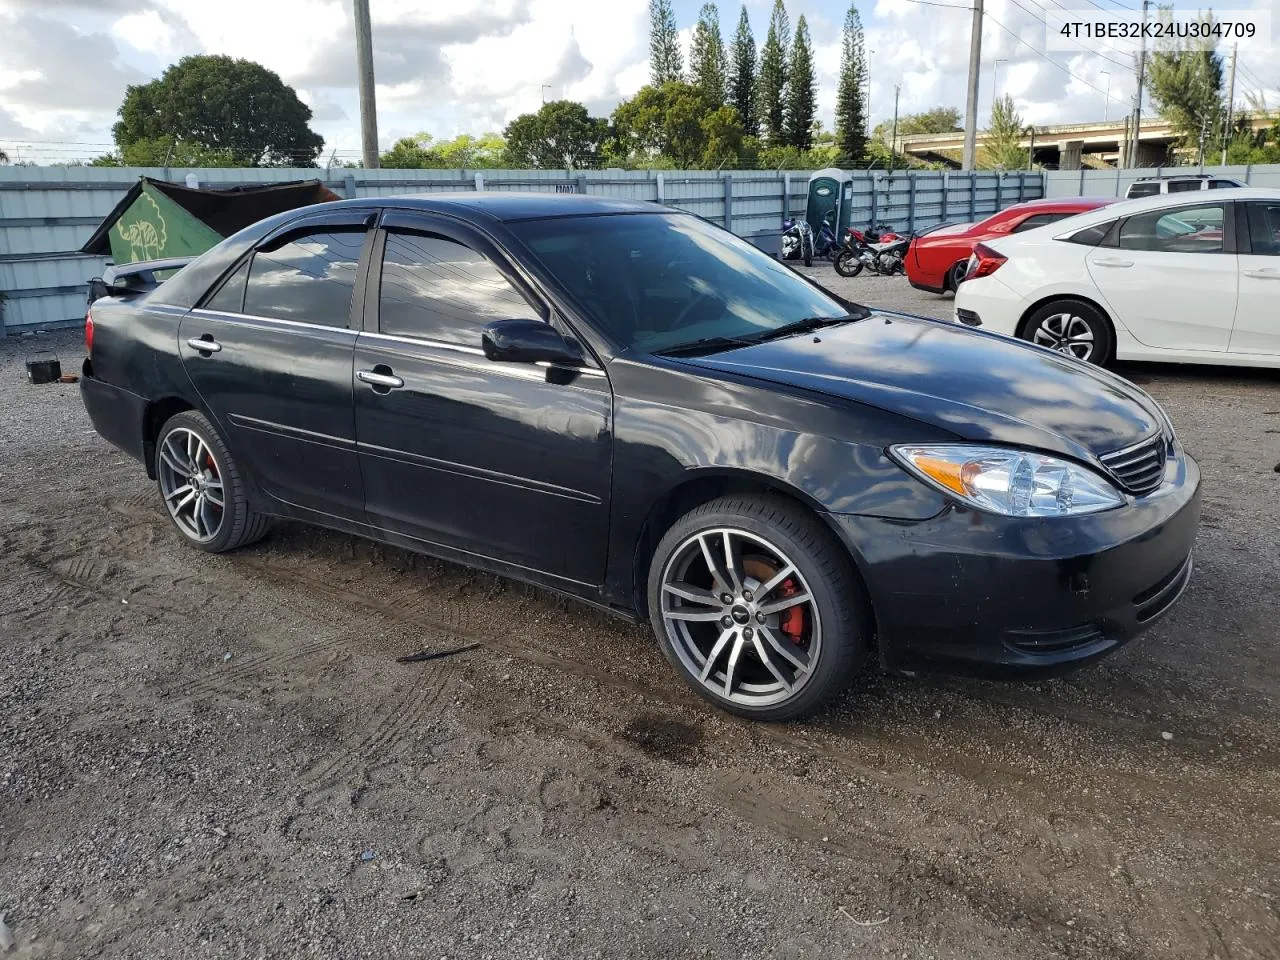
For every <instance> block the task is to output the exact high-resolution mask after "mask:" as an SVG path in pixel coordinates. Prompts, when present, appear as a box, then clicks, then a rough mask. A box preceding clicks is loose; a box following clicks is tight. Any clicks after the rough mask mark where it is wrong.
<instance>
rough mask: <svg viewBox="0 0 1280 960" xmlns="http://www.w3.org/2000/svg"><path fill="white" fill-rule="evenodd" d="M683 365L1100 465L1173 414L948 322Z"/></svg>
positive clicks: (1056, 359) (909, 323)
mask: <svg viewBox="0 0 1280 960" xmlns="http://www.w3.org/2000/svg"><path fill="white" fill-rule="evenodd" d="M682 362H684V363H688V364H692V365H694V366H698V367H702V368H706V369H713V370H720V371H724V372H727V373H734V374H738V375H743V376H749V377H754V378H756V379H758V380H766V381H770V382H773V383H778V384H786V385H788V386H793V387H798V388H802V389H805V390H813V391H818V392H822V393H826V394H829V395H833V396H836V397H840V398H843V399H846V400H852V401H855V402H857V403H862V404H867V405H870V406H874V407H877V408H879V409H882V410H886V411H890V412H893V413H897V414H900V415H903V416H908V417H911V418H913V419H915V420H918V421H921V422H924V423H929V424H932V425H935V426H937V427H939V428H941V429H943V430H946V431H947V432H949V433H951V434H954V435H955V436H956V437H958V438H961V439H964V440H969V441H985V442H992V443H997V444H1010V445H1017V446H1022V447H1031V448H1036V449H1040V450H1045V451H1049V452H1053V453H1058V454H1062V455H1065V456H1069V457H1073V458H1076V459H1092V458H1096V457H1097V456H1099V455H1101V454H1103V453H1109V452H1111V451H1114V450H1119V449H1122V448H1124V447H1127V446H1130V445H1132V444H1134V443H1138V442H1139V441H1141V440H1145V439H1147V438H1148V437H1150V436H1152V435H1153V434H1155V433H1156V432H1157V431H1158V430H1159V429H1160V428H1161V427H1162V425H1163V422H1164V421H1163V415H1162V414H1161V412H1160V409H1159V407H1158V406H1157V405H1156V403H1155V401H1153V400H1152V399H1151V398H1150V397H1148V396H1147V395H1146V394H1145V393H1143V392H1142V391H1141V390H1139V389H1138V388H1137V387H1135V386H1133V385H1132V384H1130V383H1128V382H1127V381H1125V380H1122V379H1120V378H1119V377H1116V376H1114V375H1112V374H1109V373H1107V372H1106V371H1104V370H1101V369H1099V368H1097V367H1092V366H1087V365H1085V364H1084V363H1081V362H1079V361H1076V360H1073V359H1071V358H1069V357H1065V356H1062V355H1060V354H1056V353H1053V352H1051V351H1048V350H1043V349H1041V348H1039V347H1032V346H1030V345H1029V344H1025V343H1022V342H1020V341H1017V340H1011V339H1008V338H1005V337H1001V336H997V335H995V334H990V333H982V332H979V331H975V330H970V329H968V328H966V327H961V326H957V325H954V324H950V323H946V322H943V321H937V320H927V319H924V318H922V317H911V316H905V315H902V314H896V313H887V312H883V311H877V312H874V313H872V314H871V316H870V317H868V318H867V319H865V320H859V321H855V322H851V323H845V324H841V325H839V326H835V327H828V328H825V329H820V330H818V331H816V332H814V333H809V334H802V335H798V336H793V337H787V338H784V339H781V340H773V341H767V342H765V343H760V344H755V345H752V346H748V347H741V348H738V349H733V350H727V351H724V352H721V353H716V354H711V355H705V356H700V357H692V358H685V359H684V360H682Z"/></svg>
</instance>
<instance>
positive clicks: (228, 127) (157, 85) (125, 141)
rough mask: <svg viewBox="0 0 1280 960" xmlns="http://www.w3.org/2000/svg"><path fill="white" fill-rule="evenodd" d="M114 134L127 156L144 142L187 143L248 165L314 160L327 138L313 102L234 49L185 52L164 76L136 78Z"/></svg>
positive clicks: (303, 163)
mask: <svg viewBox="0 0 1280 960" xmlns="http://www.w3.org/2000/svg"><path fill="white" fill-rule="evenodd" d="M119 116H120V119H119V121H118V122H117V123H116V124H115V126H114V127H112V130H111V132H112V135H113V136H114V138H115V141H116V145H117V146H118V147H119V148H120V150H121V152H122V155H123V154H124V152H125V151H127V150H128V148H129V147H130V146H131V145H134V144H137V143H139V142H141V141H156V142H162V143H169V144H174V143H186V144H191V145H192V146H193V147H197V148H200V149H203V150H207V151H211V152H213V153H215V154H219V155H222V154H225V155H229V156H231V157H234V159H235V161H236V162H237V163H241V164H245V165H248V166H254V167H256V166H314V165H315V162H316V157H317V156H319V154H320V150H321V148H322V147H323V146H324V138H323V137H321V136H320V135H319V134H318V133H316V132H314V131H313V130H312V129H311V128H310V127H309V126H308V124H309V123H310V121H311V108H310V107H308V106H307V105H306V104H305V103H303V102H302V101H301V100H299V99H298V95H297V93H295V92H294V90H293V88H292V87H290V86H287V85H286V84H285V83H284V82H283V81H281V79H280V77H279V76H277V75H276V74H275V73H272V72H271V71H270V70H268V69H267V68H266V67H263V66H261V65H259V64H256V63H253V62H251V61H249V60H233V59H232V58H231V57H227V56H212V55H199V56H191V57H184V58H183V59H182V60H180V61H178V63H176V64H174V65H173V66H171V67H169V69H167V70H166V71H165V72H164V74H163V76H161V77H160V78H159V79H158V80H152V81H151V82H150V83H144V84H141V85H130V86H129V87H128V88H127V89H126V90H125V96H124V103H122V104H121V105H120V111H119Z"/></svg>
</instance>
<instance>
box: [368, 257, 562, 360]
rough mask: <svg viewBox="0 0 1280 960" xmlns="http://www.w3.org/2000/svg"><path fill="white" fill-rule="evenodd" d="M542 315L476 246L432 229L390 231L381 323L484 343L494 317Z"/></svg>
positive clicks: (392, 329)
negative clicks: (486, 328)
mask: <svg viewBox="0 0 1280 960" xmlns="http://www.w3.org/2000/svg"><path fill="white" fill-rule="evenodd" d="M541 319H543V318H542V316H541V315H540V314H539V312H538V311H537V310H535V309H534V308H533V307H532V306H530V304H529V301H527V300H526V299H525V298H524V297H523V296H522V295H521V293H520V291H519V290H517V289H516V288H515V287H513V286H512V285H511V282H510V281H509V280H507V278H506V277H505V276H503V275H502V272H501V271H499V270H498V268H497V267H495V266H494V265H493V264H492V263H490V262H489V261H488V260H486V259H485V258H484V256H483V255H481V254H479V253H477V252H476V251H475V250H472V249H471V248H470V247H468V246H466V245H464V244H461V243H458V242H457V241H456V240H449V239H447V238H445V237H442V236H438V235H435V234H426V233H390V234H387V244H386V250H385V251H384V252H383V255H382V285H381V287H380V289H379V291H378V329H379V330H380V331H382V332H383V333H389V334H395V335H396V336H403V337H423V338H425V339H428V340H442V341H444V342H446V343H456V344H459V345H462V346H469V347H478V346H479V345H480V331H481V329H482V328H483V327H484V326H485V324H487V323H490V322H491V321H494V320H541Z"/></svg>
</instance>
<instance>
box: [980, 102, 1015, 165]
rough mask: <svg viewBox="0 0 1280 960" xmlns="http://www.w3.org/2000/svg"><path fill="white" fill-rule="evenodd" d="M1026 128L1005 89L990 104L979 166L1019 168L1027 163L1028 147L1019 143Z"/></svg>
mask: <svg viewBox="0 0 1280 960" xmlns="http://www.w3.org/2000/svg"><path fill="white" fill-rule="evenodd" d="M1025 131H1026V124H1024V123H1023V122H1022V118H1021V117H1020V116H1018V111H1017V108H1015V107H1014V105H1013V97H1011V96H1009V95H1008V94H1007V93H1006V94H1005V95H1004V96H1003V97H1001V98H1000V99H999V100H997V101H996V102H995V104H994V105H993V106H992V107H991V126H990V127H989V128H988V129H987V138H986V143H985V144H983V147H982V150H981V154H980V156H979V157H978V161H979V162H978V166H979V167H981V168H982V169H983V170H1021V169H1022V168H1023V167H1025V166H1026V165H1027V151H1025V150H1023V149H1022V147H1021V146H1020V145H1019V143H1020V141H1021V140H1022V137H1023V134H1024V133H1025Z"/></svg>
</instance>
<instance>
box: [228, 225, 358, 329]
mask: <svg viewBox="0 0 1280 960" xmlns="http://www.w3.org/2000/svg"><path fill="white" fill-rule="evenodd" d="M364 236H365V232H364V230H363V228H361V229H355V230H334V229H333V228H329V229H328V230H326V231H324V232H319V231H318V232H316V233H308V234H304V235H302V236H300V237H295V238H294V239H292V240H290V241H289V242H288V243H286V244H284V245H283V246H280V247H278V248H276V249H272V250H259V251H258V252H257V253H255V254H254V255H253V263H252V265H251V266H250V267H249V285H248V288H247V290H246V292H245V299H244V312H245V313H249V314H253V315H255V316H260V317H278V318H279V319H281V320H299V321H301V322H303V323H316V324H320V325H321V326H325V327H345V326H347V320H348V317H349V316H350V314H351V292H352V290H354V289H355V285H356V265H357V264H359V262H360V248H361V246H363V244H364Z"/></svg>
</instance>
